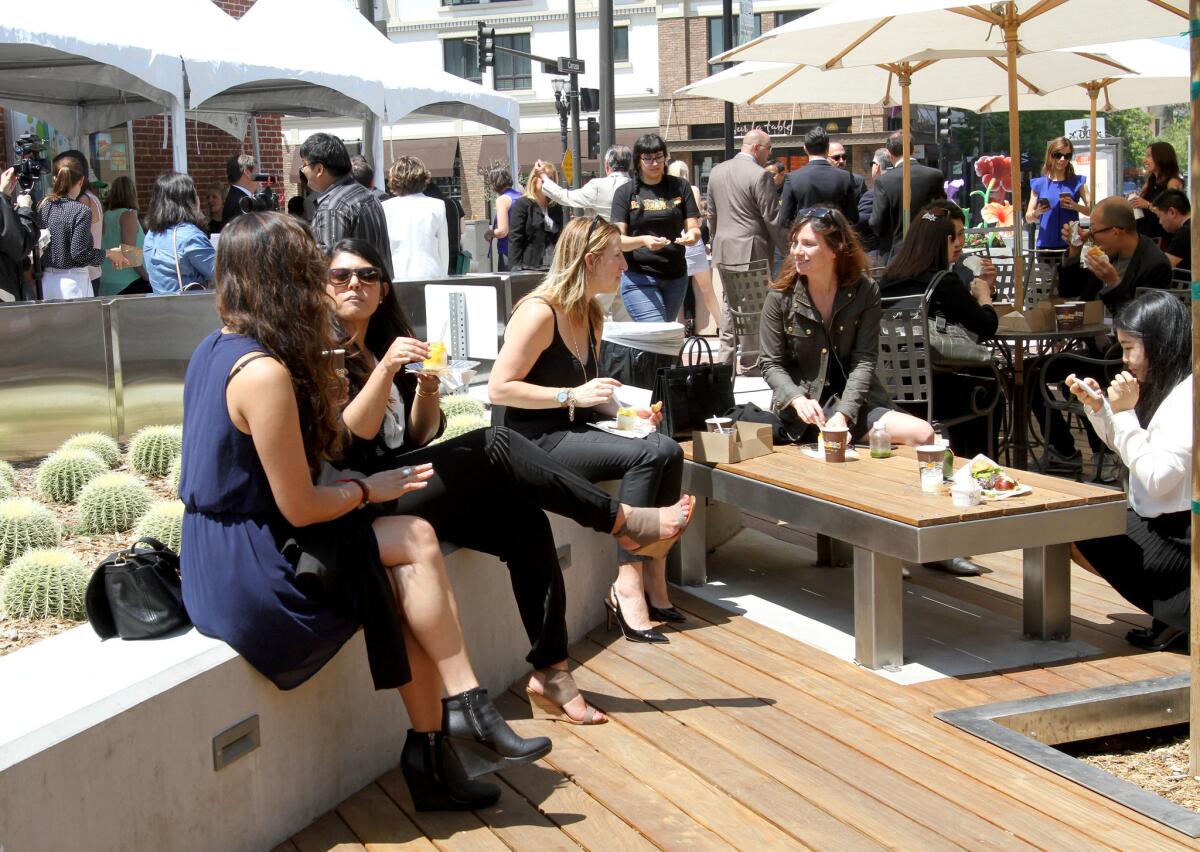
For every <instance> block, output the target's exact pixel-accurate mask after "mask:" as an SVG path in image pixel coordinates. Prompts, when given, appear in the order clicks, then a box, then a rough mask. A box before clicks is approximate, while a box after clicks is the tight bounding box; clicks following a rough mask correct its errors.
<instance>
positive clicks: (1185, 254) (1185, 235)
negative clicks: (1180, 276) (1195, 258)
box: [1167, 219, 1192, 271]
mask: <svg viewBox="0 0 1200 852" xmlns="http://www.w3.org/2000/svg"><path fill="white" fill-rule="evenodd" d="M1167 254H1171V255H1174V256H1175V257H1177V258H1179V265H1178V266H1176V267H1175V268H1176V269H1182V270H1184V271H1187V270H1189V269H1191V268H1192V220H1191V219H1185V220H1184V222H1183V224H1182V225H1180V226H1179V230H1178V231H1176V232H1175V233H1173V234H1171V242H1169V243H1167Z"/></svg>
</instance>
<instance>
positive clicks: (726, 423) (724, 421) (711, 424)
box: [704, 417, 733, 435]
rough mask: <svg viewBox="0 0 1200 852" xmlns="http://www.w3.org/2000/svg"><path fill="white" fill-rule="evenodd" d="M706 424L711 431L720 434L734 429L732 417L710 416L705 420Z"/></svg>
mask: <svg viewBox="0 0 1200 852" xmlns="http://www.w3.org/2000/svg"><path fill="white" fill-rule="evenodd" d="M704 425H705V427H706V428H707V429H708V431H709V432H715V433H717V434H719V435H720V434H724V433H726V432H732V431H733V418H732V417H710V418H708V419H707V420H705V421H704Z"/></svg>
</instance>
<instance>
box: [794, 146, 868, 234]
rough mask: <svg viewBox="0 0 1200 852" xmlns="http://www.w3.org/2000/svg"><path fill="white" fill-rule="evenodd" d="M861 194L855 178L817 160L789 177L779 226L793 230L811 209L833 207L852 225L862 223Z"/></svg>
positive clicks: (823, 161) (825, 161)
mask: <svg viewBox="0 0 1200 852" xmlns="http://www.w3.org/2000/svg"><path fill="white" fill-rule="evenodd" d="M859 197H860V192H859V190H858V187H857V186H856V185H855V183H854V177H853V176H852V175H851V174H850V172H848V171H846V170H845V169H839V168H838V167H837V166H835V165H834V164H833V163H831V162H829V161H828V160H826V159H816V160H812V161H810V162H809V163H807V164H805V165H804V166H801V167H800V168H798V169H796V171H794V172H792V173H791V174H789V175H788V176H787V180H786V181H784V184H783V195H782V196H780V199H779V218H778V219H777V220H776V224H777V225H779V227H781V228H783V229H784V230H785V231H786V230H788V229H789V228H791V226H792V222H793V221H794V220H795V218H796V214H797V213H799V212H800V211H801V210H804V209H806V208H809V207H833V208H836V209H838V210H841V211H842V214H843V215H844V216H845V217H846V221H848V222H849V223H850V224H851V225H853V224H854V223H855V222H857V221H858V199H859Z"/></svg>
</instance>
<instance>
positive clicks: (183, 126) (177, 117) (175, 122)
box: [171, 100, 187, 174]
mask: <svg viewBox="0 0 1200 852" xmlns="http://www.w3.org/2000/svg"><path fill="white" fill-rule="evenodd" d="M186 137H187V119H186V118H185V117H184V112H183V103H182V101H178V100H172V101H171V160H172V165H173V166H174V167H175V171H177V172H179V173H180V174H186V173H187V138H186Z"/></svg>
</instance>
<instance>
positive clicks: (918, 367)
mask: <svg viewBox="0 0 1200 852" xmlns="http://www.w3.org/2000/svg"><path fill="white" fill-rule="evenodd" d="M882 308H883V309H882V313H881V315H880V318H879V360H878V361H877V363H876V366H875V375H876V376H878V377H879V381H880V382H882V383H883V387H884V389H885V390H886V391H887V393H888V396H889V397H890V398H891V400H892V402H902V403H921V404H924V405H925V406H926V409H927V410H928V414H929V418H930V419H932V417H933V393H932V385H933V380H932V367H933V365H932V362H931V360H930V357H931V353H930V350H929V343H928V335H927V333H926V329H927V328H928V317H927V316H926V310H925V299H924V298H923V297H922V296H900V297H898V298H895V299H884V300H883V303H882Z"/></svg>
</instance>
